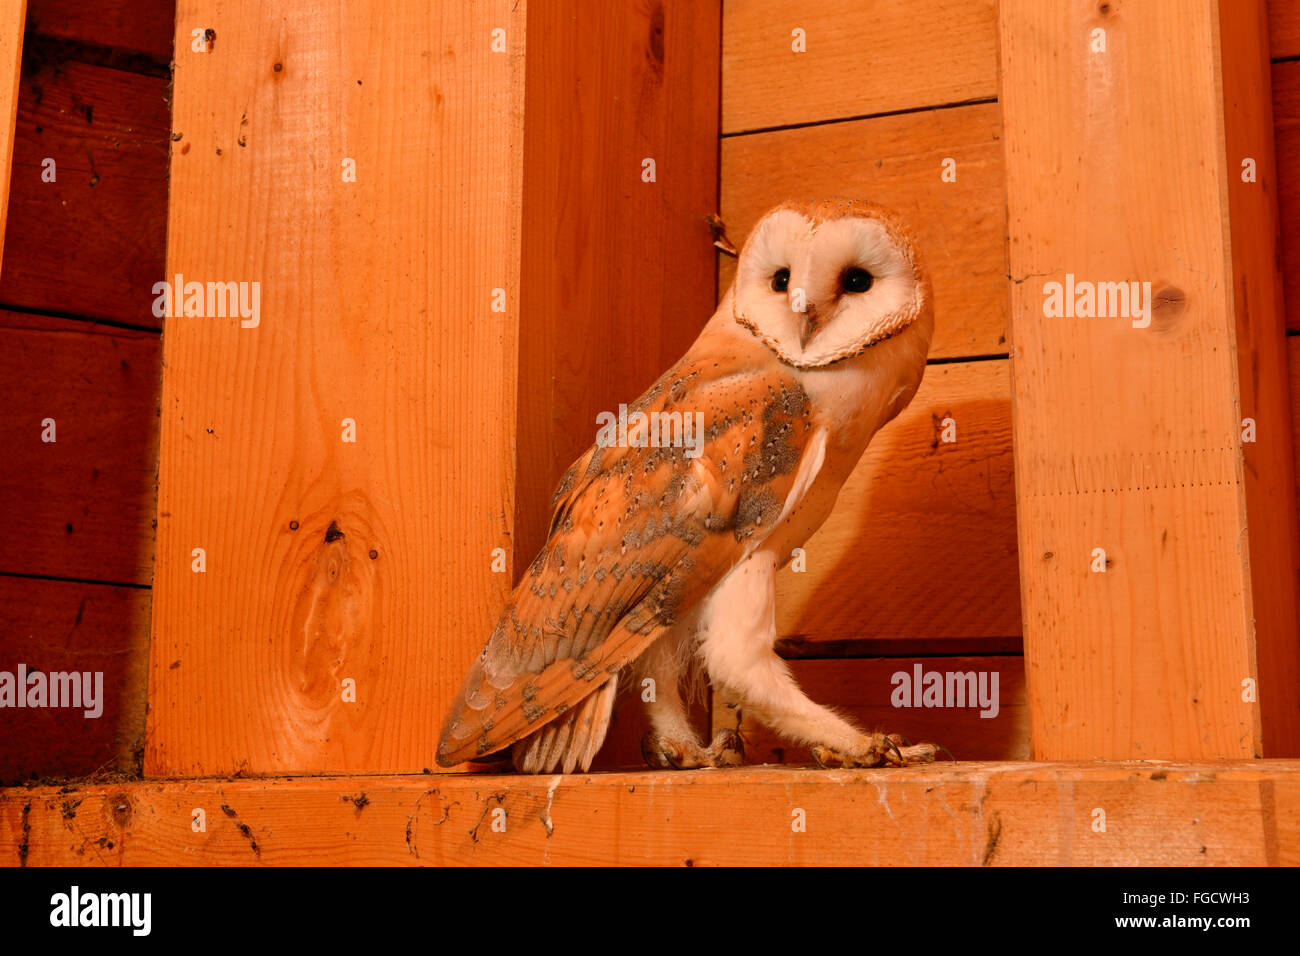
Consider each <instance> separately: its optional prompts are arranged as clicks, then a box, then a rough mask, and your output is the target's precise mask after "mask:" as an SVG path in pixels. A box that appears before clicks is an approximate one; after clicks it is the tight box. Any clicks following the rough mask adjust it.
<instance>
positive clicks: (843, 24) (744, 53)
mask: <svg viewBox="0 0 1300 956" xmlns="http://www.w3.org/2000/svg"><path fill="white" fill-rule="evenodd" d="M994 22H995V17H994V4H993V0H914V2H912V3H861V2H858V0H823V2H822V3H815V4H814V3H808V4H798V3H790V2H789V0H745V2H744V3H728V4H727V5H726V7H725V10H724V12H723V17H722V131H723V133H739V132H744V131H746V130H755V129H765V128H770V127H773V126H789V125H793V124H807V123H820V122H826V121H828V120H836V119H844V118H846V117H852V116H866V115H870V114H875V113H888V112H894V111H897V110H909V109H920V108H924V107H927V106H944V105H947V104H950V103H962V102H965V101H967V100H973V99H992V98H993V97H994V96H996V95H997V35H996V32H995V30H994ZM867 50H869V51H870V52H869V53H868V52H867ZM939 63H942V67H941V68H937V69H936V68H932V66H933V65H937V64H939ZM795 165H800V166H802V165H804V164H803V163H802V162H801V163H798V164H795ZM723 181H724V182H725V181H726V180H725V178H724V180H723Z"/></svg>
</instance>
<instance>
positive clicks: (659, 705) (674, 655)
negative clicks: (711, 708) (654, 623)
mask: <svg viewBox="0 0 1300 956" xmlns="http://www.w3.org/2000/svg"><path fill="white" fill-rule="evenodd" d="M692 651H693V634H692V633H691V628H690V627H689V626H685V627H678V628H674V629H673V630H671V631H669V632H668V633H667V634H665V635H664V636H663V637H661V638H660V639H659V640H657V641H655V643H654V644H652V645H650V648H649V650H647V651H646V652H645V653H644V654H642V655H641V657H640V658H639V659H638V660H637V662H636V664H635V665H634V667H633V674H634V675H635V676H634V682H633V688H634V690H635V691H636V692H637V693H640V694H641V695H642V699H643V700H645V702H646V713H647V714H648V715H649V717H650V725H651V727H652V729H651V730H650V731H649V732H647V733H646V735H645V737H643V738H642V740H641V755H642V756H643V757H644V758H645V762H646V763H647V764H648V765H649V766H651V767H654V768H656V769H659V768H667V767H672V768H674V769H677V770H690V769H694V768H696V767H725V766H734V765H738V764H742V763H744V762H745V752H744V747H743V745H742V743H741V740H740V735H739V734H738V733H736V732H735V731H734V730H723V731H720V732H719V733H718V734H717V735H716V736H715V737H714V738H713V740H712V742H711V743H710V744H709V746H707V747H705V746H702V745H701V743H700V738H699V735H698V734H697V733H696V731H695V728H693V727H692V726H691V720H690V714H689V708H688V706H687V702H686V700H684V699H683V697H682V686H683V684H685V683H686V680H687V678H688V676H689V675H688V674H687V671H688V669H689V663H690V659H691V653H692ZM647 679H648V680H650V681H652V683H650V684H648V685H647V684H646V683H645V681H646V680H647ZM647 697H648V698H649V699H647Z"/></svg>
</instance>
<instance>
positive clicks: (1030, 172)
mask: <svg viewBox="0 0 1300 956" xmlns="http://www.w3.org/2000/svg"><path fill="white" fill-rule="evenodd" d="M1246 6H1251V5H1246ZM1262 16H1263V14H1262V9H1260V8H1252V9H1251V10H1248V11H1236V12H1233V13H1230V14H1229V13H1224V15H1223V17H1222V18H1220V16H1219V10H1218V8H1217V6H1216V5H1214V4H1186V5H1177V6H1175V5H1169V4H1162V3H1155V2H1145V3H1143V2H1137V3H1126V4H1124V6H1123V9H1122V10H1120V9H1119V8H1118V7H1115V6H1113V5H1112V6H1111V7H1110V8H1108V12H1107V13H1103V12H1101V11H1099V9H1098V8H1097V7H1096V6H1095V5H1094V4H1091V3H1085V2H1082V0H1077V2H1070V3H1065V4H1059V5H1042V4H1038V3H1034V2H1028V0H1007V2H1004V3H1003V4H1001V5H1000V7H999V28H1000V48H1001V56H1002V82H1001V101H1002V104H1003V108H1004V130H1005V140H1006V155H1007V193H1008V206H1009V225H1010V228H1009V233H1010V237H1011V239H1010V248H1011V275H1012V277H1013V278H1012V285H1011V293H1012V341H1013V343H1014V346H1015V347H1014V350H1013V353H1012V354H1013V358H1012V381H1013V408H1014V424H1015V449H1016V462H1015V474H1016V489H1017V512H1018V517H1019V541H1020V554H1021V556H1022V561H1021V593H1022V598H1023V603H1024V618H1025V631H1024V639H1025V656H1026V668H1027V673H1028V681H1029V689H1030V708H1031V722H1032V725H1033V728H1034V738H1033V743H1034V755H1035V757H1036V758H1039V759H1046V760H1050V759H1062V758H1071V759H1073V758H1079V759H1082V758H1094V757H1102V758H1134V757H1163V758H1177V759H1183V758H1187V759H1192V758H1209V757H1216V756H1251V755H1259V754H1268V755H1285V754H1288V753H1294V752H1295V750H1296V747H1297V742H1298V738H1297V731H1300V727H1298V726H1297V723H1296V721H1295V719H1294V715H1295V712H1296V710H1295V708H1296V700H1295V693H1296V690H1295V688H1296V687H1297V685H1298V682H1297V680H1296V678H1295V674H1296V667H1297V663H1298V662H1297V661H1296V659H1295V658H1296V654H1297V648H1296V646H1295V642H1294V635H1295V633H1296V626H1295V606H1294V602H1295V589H1294V586H1293V584H1292V585H1291V586H1288V583H1289V582H1291V581H1293V579H1292V578H1291V577H1290V575H1291V574H1292V573H1293V568H1294V563H1293V554H1294V534H1295V529H1296V521H1295V517H1294V515H1295V511H1294V497H1293V494H1294V490H1293V475H1292V473H1291V468H1292V465H1291V459H1292V456H1291V449H1290V447H1289V444H1290V422H1289V413H1288V411H1287V409H1286V407H1285V404H1284V403H1283V402H1282V401H1281V399H1282V398H1283V397H1284V396H1283V395H1282V391H1281V389H1280V388H1279V384H1282V385H1283V387H1284V379H1283V380H1282V382H1281V383H1280V382H1279V381H1278V360H1279V359H1280V357H1281V355H1282V353H1283V349H1282V343H1281V335H1282V324H1281V312H1280V308H1279V307H1278V306H1280V303H1279V302H1278V300H1277V298H1276V295H1275V289H1273V288H1272V287H1271V286H1270V282H1271V281H1272V280H1271V278H1270V277H1272V276H1273V274H1274V273H1273V260H1274V257H1273V255H1271V254H1265V252H1266V250H1267V247H1268V242H1269V237H1271V236H1273V235H1274V234H1275V232H1274V230H1273V229H1272V228H1271V222H1270V219H1269V215H1268V205H1269V202H1270V200H1269V196H1270V195H1271V186H1270V183H1271V182H1273V181H1274V176H1273V175H1272V174H1271V151H1270V149H1269V146H1268V143H1267V130H1266V129H1264V130H1263V135H1262V136H1261V130H1260V125H1261V124H1260V123H1258V122H1256V123H1254V124H1253V126H1250V127H1249V128H1246V127H1241V126H1238V125H1237V122H1236V121H1235V120H1234V119H1233V117H1234V116H1242V117H1248V116H1250V115H1251V111H1255V113H1256V114H1260V115H1263V116H1264V117H1267V114H1268V89H1267V73H1266V71H1267V61H1266V59H1265V57H1264V53H1263V49H1262V45H1261V44H1262V37H1263V29H1262ZM1229 20H1232V21H1233V26H1232V27H1231V28H1226V24H1227V23H1228V21H1229ZM1096 29H1101V30H1105V31H1107V32H1106V36H1107V37H1108V41H1107V44H1108V45H1107V52H1105V53H1100V52H1093V51H1092V48H1091V44H1092V43H1093V42H1095V41H1094V39H1093V38H1094V34H1093V33H1092V31H1094V30H1096ZM1252 43H1253V47H1252ZM1119 77H1123V82H1119V81H1118V79H1117V78H1119ZM1261 77H1262V78H1263V81H1262V83H1261ZM1225 95H1226V98H1227V101H1228V104H1229V107H1228V109H1227V110H1226V111H1225V108H1224V98H1225ZM1261 97H1262V101H1261ZM1148 107H1149V108H1148ZM1139 110H1140V111H1141V114H1142V115H1143V117H1144V121H1143V122H1142V123H1134V122H1131V121H1130V116H1131V115H1132V116H1136V115H1137V113H1138V111H1139ZM1225 112H1226V116H1227V118H1226V120H1225ZM1225 122H1226V132H1227V141H1226V142H1225V139H1224V136H1225ZM1171 155H1182V156H1193V155H1195V156H1207V157H1214V158H1215V160H1214V161H1213V162H1206V163H1203V164H1194V163H1178V164H1172V165H1171V164H1169V163H1168V162H1166V161H1165V159H1163V158H1161V157H1164V158H1167V157H1168V156H1171ZM1245 156H1250V157H1256V158H1257V159H1258V164H1259V170H1260V177H1259V179H1260V181H1259V183H1258V184H1254V185H1253V188H1254V189H1255V190H1256V192H1253V193H1252V192H1246V193H1245V194H1244V196H1243V192H1242V191H1241V190H1239V189H1238V188H1237V185H1236V183H1237V182H1238V181H1239V179H1240V174H1241V165H1240V163H1241V158H1242V157H1245ZM1250 232H1254V233H1255V234H1256V235H1257V237H1258V241H1252V242H1250V243H1247V242H1246V241H1245V234H1246V233H1250ZM1120 234H1122V235H1123V237H1124V239H1123V241H1122V242H1120V241H1115V237H1116V236H1117V235H1120ZM1067 275H1069V276H1072V277H1077V279H1078V280H1080V281H1082V282H1089V283H1094V282H1096V283H1100V282H1115V283H1118V282H1131V281H1139V282H1141V281H1150V282H1151V284H1152V286H1151V287H1152V302H1153V303H1154V314H1153V315H1152V316H1151V317H1150V322H1149V324H1147V325H1145V327H1142V325H1143V319H1142V318H1141V317H1138V318H1132V317H1131V315H1126V314H1124V312H1123V309H1122V308H1113V307H1112V309H1111V311H1112V315H1111V316H1110V317H1106V318H1073V319H1072V318H1067V317H1057V316H1049V315H1046V314H1045V310H1046V306H1047V302H1048V295H1049V293H1050V292H1051V291H1052V290H1051V289H1050V287H1048V286H1047V285H1046V283H1048V282H1060V283H1062V284H1063V285H1064V284H1065V283H1066V282H1068V281H1072V280H1069V279H1067ZM1247 289H1248V290H1249V298H1250V302H1251V309H1250V312H1249V313H1247V312H1246V310H1245V302H1244V295H1245V290H1247ZM1072 298H1073V297H1072ZM1116 305H1118V303H1116ZM1114 312H1118V313H1119V314H1118V315H1115V314H1113V313H1114ZM1135 323H1136V324H1137V325H1138V326H1139V327H1135ZM1270 349H1271V351H1272V354H1273V356H1274V357H1273V358H1270V357H1269V352H1270ZM1239 359H1240V360H1241V364H1240V365H1239ZM1251 361H1254V362H1255V363H1256V364H1255V366H1254V367H1253V368H1251V367H1250V362H1251ZM1246 407H1254V408H1257V412H1256V417H1257V419H1258V426H1259V428H1258V435H1259V445H1258V446H1252V447H1249V448H1248V450H1247V452H1246V455H1245V459H1244V463H1243V454H1242V442H1241V421H1240V416H1241V414H1243V413H1242V411H1240V410H1239V409H1240V408H1246ZM1264 443H1268V444H1269V445H1270V446H1272V447H1271V448H1270V449H1269V450H1267V451H1264V450H1263V445H1264ZM1278 446H1283V447H1285V457H1283V456H1282V455H1281V454H1280V452H1279V449H1278ZM1262 460H1267V461H1269V462H1270V463H1271V465H1272V466H1274V470H1273V471H1271V472H1269V473H1268V474H1266V475H1261V476H1260V478H1261V482H1262V484H1255V483H1254V478H1253V477H1252V478H1250V479H1246V478H1243V469H1247V470H1248V469H1249V468H1250V467H1251V464H1252V463H1253V462H1255V461H1262ZM1279 462H1280V464H1279ZM1261 489H1262V490H1265V491H1266V492H1267V495H1268V496H1272V497H1271V499H1270V500H1272V502H1273V503H1274V504H1275V505H1276V506H1277V509H1276V510H1272V511H1270V510H1268V509H1267V508H1265V509H1264V510H1262V511H1261V509H1260V507H1259V504H1260V501H1261V500H1263V499H1261V498H1260V497H1259V495H1258V494H1257V492H1258V491H1260V490H1261ZM1251 519H1253V520H1251ZM1270 523H1271V524H1272V525H1274V526H1275V527H1270ZM1279 530H1282V531H1285V535H1277V534H1276V532H1278V531H1279ZM1284 538H1285V539H1290V540H1289V543H1288V541H1287V540H1283V539H1284ZM1260 545H1263V547H1260ZM1247 546H1248V547H1249V550H1247ZM1094 549H1104V559H1103V557H1102V556H1101V555H1100V553H1099V552H1097V551H1095V550H1094ZM1103 560H1104V562H1105V565H1104V566H1105V570H1104V571H1096V572H1094V571H1093V570H1091V569H1092V568H1093V567H1099V568H1100V567H1101V566H1102V561H1103ZM1253 621H1258V622H1259V627H1258V628H1256V627H1255V626H1254V624H1253ZM1265 622H1267V624H1266V623H1265ZM1257 648H1258V651H1257ZM1266 660H1267V661H1268V662H1269V666H1267V667H1266V666H1265V661H1266ZM1247 680H1253V681H1258V682H1259V683H1258V695H1259V700H1260V701H1261V702H1262V706H1263V708H1264V709H1263V710H1262V711H1261V707H1260V706H1257V705H1256V704H1255V703H1252V702H1249V701H1243V681H1247Z"/></svg>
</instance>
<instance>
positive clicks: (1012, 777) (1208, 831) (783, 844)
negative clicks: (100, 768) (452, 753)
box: [0, 760, 1300, 866]
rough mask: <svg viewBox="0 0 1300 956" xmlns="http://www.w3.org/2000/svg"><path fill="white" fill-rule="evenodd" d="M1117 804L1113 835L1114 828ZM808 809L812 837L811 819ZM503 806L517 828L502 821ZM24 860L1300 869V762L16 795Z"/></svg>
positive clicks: (416, 780) (288, 783) (952, 767)
mask: <svg viewBox="0 0 1300 956" xmlns="http://www.w3.org/2000/svg"><path fill="white" fill-rule="evenodd" d="M363 796H364V798H365V800H364V801H362V800H361V798H362V797H363ZM223 808H224V809H223ZM196 809H199V810H202V811H203V815H204V827H205V828H204V830H203V831H202V832H195V829H194V823H193V821H194V820H195V813H194V811H195V810H196ZM1099 809H1100V810H1102V811H1104V813H1105V831H1104V832H1099V831H1098V830H1096V829H1094V823H1095V822H1096V821H1098V819H1099V817H1098V815H1097V812H1096V811H1097V810H1099ZM497 810H501V811H503V812H504V817H502V816H500V815H499V814H495V813H494V811H497ZM796 810H802V811H803V819H804V823H805V826H806V829H805V831H804V832H794V831H793V829H792V822H793V821H794V820H795V811H796ZM494 819H496V820H504V825H505V830H504V832H502V831H500V830H499V829H498V830H493V829H492V822H493V820H494ZM241 828H245V829H241ZM22 863H26V865H27V866H52V865H84V866H178V865H179V866H258V865H261V866H290V865H308V866H311V865H316V866H337V865H343V864H353V865H394V866H401V865H407V866H419V865H423V866H444V865H475V866H494V865H496V866H500V865H547V864H549V865H555V866H564V865H583V866H588V865H596V864H600V865H642V866H645V865H655V866H681V865H690V866H710V865H721V866H727V865H731V866H741V865H813V866H827V865H846V866H847V865H853V866H899V865H912V866H935V865H946V866H952V865H960V866H980V865H984V866H1024V865H1033V866H1056V865H1065V866H1070V865H1074V866H1116V865H1125V866H1133V865H1166V866H1170V865H1179V866H1206V865H1209V866H1213V865H1230V866H1246V865H1252V866H1262V865H1296V864H1298V863H1300V762H1297V761H1287V760H1266V761H1244V762H1236V763H1229V762H1219V763H1200V764H1162V763H1155V764H1152V763H1120V764H1096V763H1083V764H1059V763H1049V764H1034V763H997V764H988V763H950V762H944V763H937V764H931V765H929V766H925V767H909V768H904V769H901V770H900V769H895V770H852V771H816V770H798V769H793V768H784V767H764V768H745V769H737V770H697V771H687V772H680V773H671V772H655V773H635V774H625V773H614V774H590V775H586V776H581V777H564V776H547V777H524V776H487V775H459V774H456V775H442V776H440V777H436V778H430V777H420V776H415V777H388V776H382V777H370V778H365V779H359V778H355V777H341V778H324V779H322V778H312V779H296V780H199V781H164V782H144V783H138V784H125V785H118V786H82V787H80V788H78V789H75V790H72V791H71V792H68V791H65V790H63V789H61V788H57V787H41V788H36V789H32V790H7V791H3V792H0V864H4V865H9V866H15V865H20V864H22Z"/></svg>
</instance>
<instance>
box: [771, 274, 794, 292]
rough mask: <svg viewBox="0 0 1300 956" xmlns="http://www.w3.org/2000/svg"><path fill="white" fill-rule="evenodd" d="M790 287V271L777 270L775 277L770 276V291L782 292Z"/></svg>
mask: <svg viewBox="0 0 1300 956" xmlns="http://www.w3.org/2000/svg"><path fill="white" fill-rule="evenodd" d="M789 287H790V270H789V269H777V270H776V275H774V276H772V291H773V292H784V291H785V290H786V289H788V288H789Z"/></svg>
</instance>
